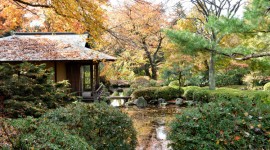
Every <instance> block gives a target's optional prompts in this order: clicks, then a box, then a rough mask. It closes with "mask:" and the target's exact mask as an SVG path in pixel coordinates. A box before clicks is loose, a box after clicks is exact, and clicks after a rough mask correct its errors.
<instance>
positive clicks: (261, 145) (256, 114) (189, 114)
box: [169, 99, 270, 150]
mask: <svg viewBox="0 0 270 150" xmlns="http://www.w3.org/2000/svg"><path fill="white" fill-rule="evenodd" d="M269 131H270V105H268V104H265V103H262V102H261V101H250V100H248V99H242V100H240V99H232V100H231V101H224V99H221V100H216V102H215V103H214V102H211V103H207V104H205V105H203V106H202V107H193V108H190V109H187V110H185V111H184V112H183V114H181V115H179V116H177V117H176V119H175V120H174V121H173V122H172V124H171V131H170V134H169V140H171V146H172V148H173V149H179V150H180V149H183V150H185V149H270V142H269V139H270V135H269Z"/></svg>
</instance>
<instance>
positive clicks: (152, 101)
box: [149, 99, 158, 105]
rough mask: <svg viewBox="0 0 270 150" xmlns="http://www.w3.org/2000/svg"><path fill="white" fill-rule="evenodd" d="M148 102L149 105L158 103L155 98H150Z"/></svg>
mask: <svg viewBox="0 0 270 150" xmlns="http://www.w3.org/2000/svg"><path fill="white" fill-rule="evenodd" d="M149 104H151V105H157V104H158V100H156V99H153V100H150V101H149Z"/></svg>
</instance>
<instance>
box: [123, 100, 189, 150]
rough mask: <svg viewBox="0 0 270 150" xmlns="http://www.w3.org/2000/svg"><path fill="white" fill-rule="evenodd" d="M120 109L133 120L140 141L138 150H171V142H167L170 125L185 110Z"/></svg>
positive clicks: (176, 108)
mask: <svg viewBox="0 0 270 150" xmlns="http://www.w3.org/2000/svg"><path fill="white" fill-rule="evenodd" d="M120 109H121V110H122V111H123V112H125V113H127V114H128V115H129V116H130V117H131V119H132V120H133V124H134V127H135V129H136V131H137V139H138V146H137V148H136V150H171V148H170V147H168V145H169V143H170V141H169V140H167V137H168V131H169V124H170V122H171V121H172V120H173V119H174V116H175V115H176V114H180V113H181V111H182V109H184V108H181V107H178V106H176V105H169V106H166V107H164V106H163V107H161V106H148V107H146V108H137V107H136V106H132V107H128V108H120Z"/></svg>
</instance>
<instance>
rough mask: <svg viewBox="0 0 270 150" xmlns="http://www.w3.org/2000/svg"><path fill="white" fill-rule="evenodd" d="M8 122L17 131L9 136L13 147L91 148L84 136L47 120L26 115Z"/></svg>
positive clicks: (79, 149)
mask: <svg viewBox="0 0 270 150" xmlns="http://www.w3.org/2000/svg"><path fill="white" fill-rule="evenodd" d="M9 124H11V125H12V127H14V128H15V129H16V130H17V131H19V134H17V135H16V137H14V136H13V137H11V139H12V140H13V141H15V142H13V143H14V144H15V145H13V148H15V149H29V148H32V149H74V150H81V149H82V150H91V149H93V148H92V147H91V146H89V145H88V143H87V142H86V141H85V139H84V138H80V137H79V136H78V135H75V134H74V135H73V134H71V133H69V131H68V130H66V129H63V128H62V127H61V126H58V125H56V124H53V123H51V122H49V121H40V120H38V119H33V118H31V117H27V118H20V119H14V120H9Z"/></svg>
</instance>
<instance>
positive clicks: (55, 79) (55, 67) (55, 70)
mask: <svg viewBox="0 0 270 150" xmlns="http://www.w3.org/2000/svg"><path fill="white" fill-rule="evenodd" d="M54 82H55V83H56V82H57V62H56V61H54Z"/></svg>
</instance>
